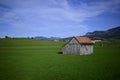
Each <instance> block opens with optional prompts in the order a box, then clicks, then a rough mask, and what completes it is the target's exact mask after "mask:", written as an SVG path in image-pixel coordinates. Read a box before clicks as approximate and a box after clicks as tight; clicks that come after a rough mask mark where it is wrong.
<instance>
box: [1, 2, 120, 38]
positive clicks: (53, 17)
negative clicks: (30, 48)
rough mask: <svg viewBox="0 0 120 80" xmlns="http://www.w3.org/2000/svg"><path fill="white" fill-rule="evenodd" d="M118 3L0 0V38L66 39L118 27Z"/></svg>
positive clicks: (119, 21)
mask: <svg viewBox="0 0 120 80" xmlns="http://www.w3.org/2000/svg"><path fill="white" fill-rule="evenodd" d="M119 5H120V0H0V37H4V36H6V35H7V36H10V37H28V36H29V37H34V36H46V37H51V36H54V37H69V36H82V35H84V34H85V33H87V32H91V31H95V30H107V29H109V28H113V27H117V26H120V6H119Z"/></svg>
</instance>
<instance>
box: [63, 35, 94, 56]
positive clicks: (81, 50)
mask: <svg viewBox="0 0 120 80" xmlns="http://www.w3.org/2000/svg"><path fill="white" fill-rule="evenodd" d="M93 45H94V43H93V42H92V40H90V39H89V38H88V37H73V38H72V39H71V40H70V41H69V42H68V43H67V44H66V45H64V46H63V48H62V50H63V54H79V55H86V54H92V53H93Z"/></svg>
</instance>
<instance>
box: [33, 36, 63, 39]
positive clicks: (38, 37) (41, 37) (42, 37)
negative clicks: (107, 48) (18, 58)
mask: <svg viewBox="0 0 120 80" xmlns="http://www.w3.org/2000/svg"><path fill="white" fill-rule="evenodd" d="M34 39H36V40H59V39H61V38H59V37H50V38H48V37H44V36H37V37H35V38H34Z"/></svg>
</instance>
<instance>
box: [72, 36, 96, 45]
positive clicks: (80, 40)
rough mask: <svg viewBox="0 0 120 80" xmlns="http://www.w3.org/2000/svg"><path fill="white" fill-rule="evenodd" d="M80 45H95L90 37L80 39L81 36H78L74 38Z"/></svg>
mask: <svg viewBox="0 0 120 80" xmlns="http://www.w3.org/2000/svg"><path fill="white" fill-rule="evenodd" d="M74 38H75V39H76V40H77V41H78V42H79V43H80V44H83V45H93V44H94V43H93V42H92V40H91V39H89V38H88V37H79V36H76V37H74Z"/></svg>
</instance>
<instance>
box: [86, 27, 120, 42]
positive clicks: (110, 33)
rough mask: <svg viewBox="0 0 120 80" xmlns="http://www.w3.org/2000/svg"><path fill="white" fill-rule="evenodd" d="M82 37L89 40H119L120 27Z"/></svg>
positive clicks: (89, 33)
mask: <svg viewBox="0 0 120 80" xmlns="http://www.w3.org/2000/svg"><path fill="white" fill-rule="evenodd" d="M84 36H86V37H89V38H91V39H103V40H112V39H120V26H118V27H116V28H112V29H108V30H106V31H94V32H88V33H87V34H86V35H84Z"/></svg>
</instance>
